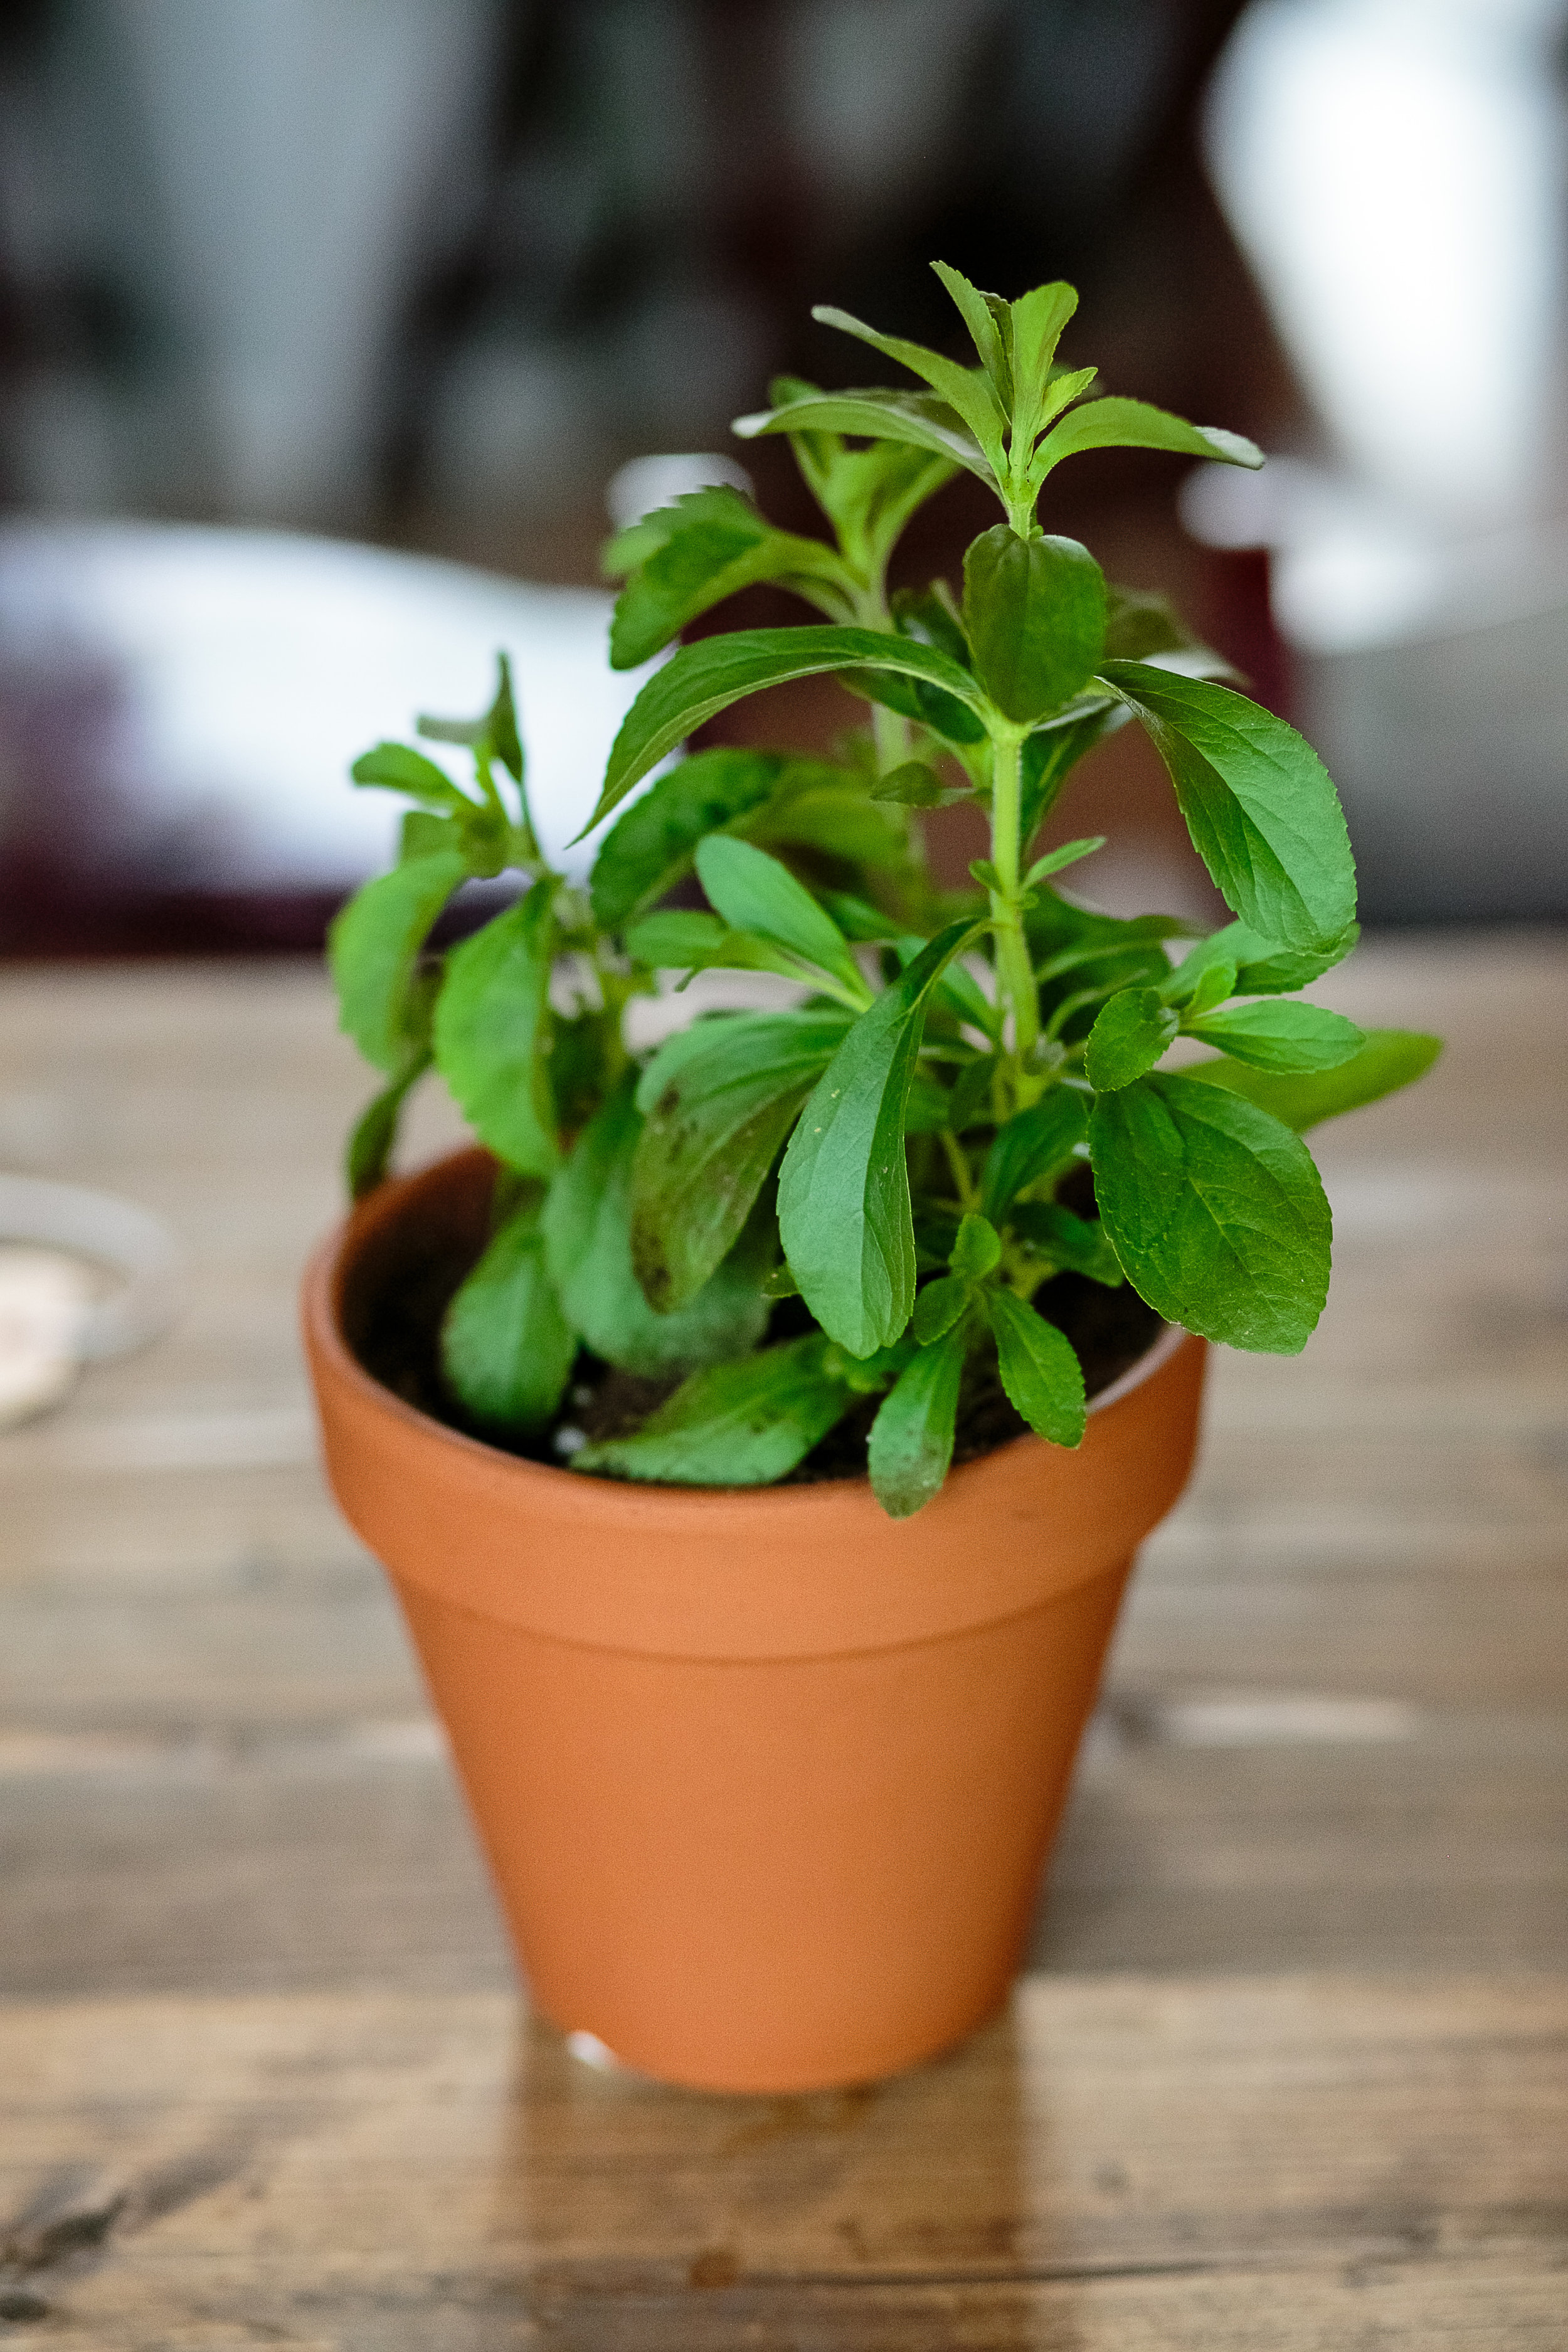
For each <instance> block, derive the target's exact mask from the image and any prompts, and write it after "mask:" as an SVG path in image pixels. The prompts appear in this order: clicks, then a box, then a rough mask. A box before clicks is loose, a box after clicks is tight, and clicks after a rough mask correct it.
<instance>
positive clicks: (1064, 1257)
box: [1008, 1201, 1127, 1290]
mask: <svg viewBox="0 0 1568 2352" xmlns="http://www.w3.org/2000/svg"><path fill="white" fill-rule="evenodd" d="M1008 1223H1009V1224H1011V1225H1012V1226H1013V1228H1014V1230H1015V1231H1016V1233H1018V1234H1021V1235H1022V1236H1023V1238H1024V1240H1025V1241H1026V1242H1027V1243H1028V1244H1029V1246H1030V1248H1031V1249H1034V1250H1037V1251H1038V1252H1039V1253H1040V1254H1041V1255H1042V1256H1046V1257H1049V1258H1051V1259H1052V1260H1053V1261H1054V1262H1055V1263H1056V1265H1059V1266H1063V1267H1065V1268H1066V1270H1067V1271H1068V1273H1069V1274H1081V1275H1086V1276H1088V1278H1089V1281H1090V1282H1100V1283H1103V1284H1104V1286H1105V1287H1106V1288H1107V1289H1108V1290H1120V1288H1121V1285H1122V1283H1123V1282H1124V1281H1125V1280H1126V1278H1127V1277H1126V1276H1125V1275H1124V1274H1123V1273H1122V1271H1121V1263H1120V1261H1119V1260H1118V1258H1117V1255H1116V1252H1115V1251H1114V1250H1113V1249H1112V1248H1111V1246H1110V1242H1109V1241H1108V1240H1107V1238H1106V1234H1105V1229H1104V1227H1103V1226H1102V1225H1101V1224H1100V1221H1099V1219H1098V1218H1094V1217H1075V1216H1074V1215H1073V1213H1072V1211H1071V1210H1070V1209H1064V1208H1063V1207H1061V1205H1060V1203H1059V1202H1056V1201H1015V1202H1014V1203H1013V1206H1012V1209H1011V1210H1010V1211H1009V1213H1008Z"/></svg>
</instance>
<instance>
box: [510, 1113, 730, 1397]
mask: <svg viewBox="0 0 1568 2352" xmlns="http://www.w3.org/2000/svg"><path fill="white" fill-rule="evenodd" d="M641 1132H642V1119H641V1118H640V1116H639V1114H638V1112H637V1107H636V1105H635V1103H634V1101H633V1099H632V1083H631V1081H629V1080H628V1081H626V1083H624V1084H623V1085H622V1086H621V1087H618V1088H617V1090H616V1093H615V1094H613V1095H612V1096H611V1097H610V1098H609V1100H608V1101H607V1102H606V1103H605V1105H604V1107H603V1108H602V1109H600V1110H599V1111H597V1112H596V1113H595V1116H594V1118H592V1119H590V1120H589V1122H588V1125H587V1126H586V1127H585V1128H584V1130H583V1132H582V1134H581V1135H580V1136H579V1137H578V1138H577V1141H576V1143H575V1145H574V1149H573V1151H572V1156H571V1158H570V1159H569V1160H567V1162H566V1164H565V1166H564V1167H563V1168H562V1169H560V1170H559V1171H557V1173H556V1176H555V1178H554V1181H553V1182H552V1185H551V1187H550V1192H549V1194H548V1196H547V1198H546V1200H545V1203H544V1213H543V1221H542V1222H543V1231H544V1245H545V1255H546V1262H547V1264H548V1265H549V1268H550V1276H551V1279H552V1282H553V1283H554V1285H555V1287H556V1289H557V1291H558V1292H559V1294H560V1297H561V1302H562V1305H563V1307H564V1309H565V1312H566V1315H567V1318H568V1319H569V1321H570V1322H571V1323H572V1324H573V1325H574V1327H575V1328H576V1329H577V1330H579V1331H580V1332H581V1333H582V1335H583V1337H584V1339H585V1340H586V1341H587V1343H588V1345H589V1347H590V1348H592V1349H593V1350H594V1352H595V1355H596V1356H603V1357H604V1359H605V1362H606V1363H611V1364H618V1365H619V1366H620V1367H621V1369H622V1370H624V1371H628V1372H638V1373H641V1374H643V1375H644V1376H645V1377H646V1378H649V1379H657V1378H658V1377H660V1376H661V1375H664V1374H667V1373H670V1372H684V1371H689V1370H692V1369H693V1368H694V1367H695V1366H698V1365H700V1364H705V1363H712V1362H716V1361H719V1360H722V1359H723V1358H725V1357H727V1356H735V1355H740V1354H742V1353H743V1352H744V1351H745V1350H746V1349H749V1348H753V1347H755V1345H756V1343H757V1341H758V1340H759V1339H761V1338H762V1335H763V1330H764V1328H766V1324H767V1319H768V1315H769V1311H770V1309H769V1305H768V1301H767V1300H766V1299H765V1298H764V1297H763V1294H762V1288H761V1285H762V1280H763V1276H764V1275H765V1274H766V1273H767V1272H768V1269H769V1265H771V1262H772V1244H771V1243H770V1241H769V1237H768V1235H767V1234H765V1233H763V1232H762V1231H761V1230H760V1229H759V1227H758V1225H757V1223H756V1222H755V1221H753V1224H752V1226H751V1227H749V1228H748V1229H747V1231H746V1233H745V1234H742V1239H741V1242H740V1243H739V1244H737V1246H736V1247H735V1248H734V1249H732V1250H731V1253H730V1255H728V1257H726V1258H725V1259H724V1260H723V1261H722V1262H721V1265H719V1267H718V1268H717V1270H716V1271H715V1273H714V1274H713V1275H712V1276H711V1278H710V1280H709V1281H708V1282H706V1283H705V1284H704V1285H703V1286H702V1288H701V1289H700V1290H699V1291H698V1292H697V1294H696V1296H695V1297H693V1298H691V1299H690V1300H689V1303H688V1304H687V1305H686V1306H685V1307H681V1308H680V1309H679V1311H678V1312H676V1313H673V1314H669V1315H658V1314H656V1313H655V1312H654V1310H653V1308H652V1307H650V1306H649V1305H648V1303H647V1299H646V1298H645V1297H644V1296H643V1293H642V1287H641V1286H640V1284H639V1283H638V1281H637V1275H636V1273H635V1271H634V1270H633V1266H632V1244H631V1213H632V1162H633V1158H634V1155H635V1153H636V1151H637V1141H638V1139H639V1137H640V1135H641Z"/></svg>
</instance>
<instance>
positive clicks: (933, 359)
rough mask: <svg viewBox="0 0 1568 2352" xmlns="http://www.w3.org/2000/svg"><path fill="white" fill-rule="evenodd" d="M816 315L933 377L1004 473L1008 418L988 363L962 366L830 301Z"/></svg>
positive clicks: (939, 394)
mask: <svg viewBox="0 0 1568 2352" xmlns="http://www.w3.org/2000/svg"><path fill="white" fill-rule="evenodd" d="M811 315H812V317H813V318H814V319H815V320H816V322H817V324H818V326H822V327H837V329H838V331H839V332H840V333H841V334H845V335H853V336H854V337H855V338H856V340H857V341H859V342H862V343H869V345H870V346H871V349H872V350H873V351H874V352H881V354H882V356H883V358H884V359H889V360H896V361H897V362H898V364H899V365H900V367H907V368H908V369H909V371H910V374H911V375H918V376H920V377H921V379H922V380H923V381H924V382H925V383H929V384H930V386H931V390H932V391H933V392H934V393H935V394H936V395H937V398H938V399H939V400H942V401H944V402H945V403H946V404H947V406H948V407H949V408H950V409H951V410H952V413H953V415H955V416H957V417H959V418H960V419H961V420H962V421H963V424H964V425H967V427H968V429H969V431H970V432H971V433H972V434H973V436H974V439H975V441H976V443H977V444H978V446H980V448H981V449H983V450H984V454H985V457H986V459H987V461H988V462H989V464H990V466H991V467H992V469H993V471H994V472H995V473H997V474H1000V473H1001V471H1002V469H1003V467H1004V466H1005V463H1006V459H1005V455H1004V452H1003V441H1002V436H1003V431H1004V428H1005V422H1006V420H1005V417H1004V415H1003V413H1002V404H1001V402H1000V401H999V400H998V399H997V397H996V390H995V387H994V384H993V383H991V381H990V379H989V378H988V376H987V375H986V373H985V371H984V368H969V367H963V366H962V365H961V364H960V363H959V362H958V361H956V360H950V359H944V358H943V357H942V353H941V352H933V351H928V350H927V348H926V346H925V345H924V344H923V343H911V342H907V341H905V340H904V338H903V337H902V336H901V335H884V334H881V333H879V331H878V330H877V329H876V328H875V327H868V326H867V325H866V324H865V322H864V320H859V319H856V318H852V317H851V316H850V314H849V312H848V311H847V310H836V309H835V308H834V307H833V305H832V303H830V302H818V303H816V305H814V307H813V310H812V313H811Z"/></svg>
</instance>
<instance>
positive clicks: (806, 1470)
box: [346, 1171, 1164, 1486]
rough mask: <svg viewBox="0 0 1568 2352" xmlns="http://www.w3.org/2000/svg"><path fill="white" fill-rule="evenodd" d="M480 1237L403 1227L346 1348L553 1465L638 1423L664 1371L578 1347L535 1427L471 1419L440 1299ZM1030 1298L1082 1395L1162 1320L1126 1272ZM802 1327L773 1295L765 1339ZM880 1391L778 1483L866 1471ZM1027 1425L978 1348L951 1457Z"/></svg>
mask: <svg viewBox="0 0 1568 2352" xmlns="http://www.w3.org/2000/svg"><path fill="white" fill-rule="evenodd" d="M1086 1173H1087V1171H1086ZM1085 1191H1086V1192H1088V1187H1087V1185H1086V1187H1085ZM1070 1205H1071V1206H1072V1207H1073V1208H1075V1209H1076V1210H1078V1212H1079V1214H1080V1215H1082V1214H1092V1213H1093V1206H1092V1194H1091V1193H1089V1196H1088V1197H1087V1198H1086V1199H1083V1200H1078V1199H1075V1200H1073V1201H1072V1202H1071V1204H1070ZM483 1244H484V1234H483V1232H482V1230H481V1231H474V1232H470V1233H463V1234H458V1233H455V1232H453V1231H452V1230H451V1229H450V1228H448V1229H447V1231H445V1232H440V1233H433V1234H428V1235H426V1236H424V1237H423V1239H422V1237H420V1236H419V1235H417V1234H405V1237H404V1245H403V1247H402V1248H401V1249H400V1250H399V1252H398V1257H399V1261H400V1262H399V1264H398V1266H397V1269H396V1275H395V1278H392V1279H389V1278H387V1276H386V1274H385V1273H384V1275H383V1278H382V1279H381V1280H380V1281H379V1282H377V1283H376V1284H375V1285H374V1287H373V1288H372V1289H371V1290H370V1292H369V1295H368V1296H362V1297H361V1299H360V1300H359V1301H358V1302H357V1311H356V1312H354V1313H353V1315H352V1316H351V1317H349V1318H346V1319H347V1320H348V1321H349V1323H350V1328H349V1332H348V1338H349V1341H350V1345H351V1346H352V1348H353V1352H354V1354H355V1356H356V1357H357V1358H358V1360H359V1361H360V1362H361V1363H362V1364H363V1367H364V1369H365V1370H366V1371H367V1372H369V1373H370V1375H371V1377H372V1379H373V1380H376V1381H380V1382H381V1384H382V1386H383V1387H384V1388H387V1389H390V1390H391V1391H392V1392H393V1394H394V1395H395V1396H398V1397H401V1398H403V1400H404V1401H405V1403H408V1404H411V1405H414V1406H415V1407H416V1409H417V1410H418V1411H419V1412H424V1413H428V1414H429V1416H430V1418H431V1419H432V1420H433V1421H439V1422H442V1423H445V1424H446V1426H447V1428H448V1429H456V1430H460V1431H461V1432H462V1433H464V1435H466V1436H469V1437H477V1438H479V1439H480V1440H481V1441H482V1442H483V1443H484V1444H487V1445H493V1446H496V1447H498V1448H499V1449H500V1451H501V1452H503V1453H508V1454H518V1455H521V1457H522V1458H523V1459H525V1460H527V1461H531V1462H546V1463H549V1464H551V1465H552V1466H554V1467H557V1468H559V1467H560V1466H561V1465H562V1464H563V1463H564V1462H566V1461H569V1460H570V1458H571V1456H572V1454H574V1453H575V1452H577V1451H578V1450H579V1448H580V1447H582V1446H583V1445H584V1444H589V1443H591V1442H595V1441H596V1440H598V1439H601V1438H606V1437H621V1436H625V1435H626V1434H627V1433H629V1432H630V1431H632V1430H634V1429H636V1428H637V1427H638V1426H639V1424H640V1423H642V1422H644V1421H646V1420H647V1416H648V1415H649V1413H651V1412H654V1411H655V1410H656V1409H657V1408H658V1406H659V1405H660V1404H662V1403H663V1402H664V1401H665V1399H666V1398H667V1397H668V1396H669V1395H670V1394H672V1392H673V1391H674V1390H675V1389H676V1388H677V1387H678V1386H679V1382H678V1381H673V1380H671V1381H647V1380H639V1379H637V1377H636V1376H635V1375H634V1374H632V1373H630V1372H623V1371H617V1370H616V1369H615V1368H614V1366H612V1365H609V1364H605V1363H603V1362H602V1361H601V1360H599V1358H598V1357H596V1356H595V1355H592V1354H591V1353H590V1352H589V1351H588V1350H587V1349H583V1351H582V1352H581V1353H580V1355H579V1356H578V1359H577V1362H576V1364H575V1366H574V1370H573V1376H572V1379H571V1380H570V1381H569V1382H568V1383H567V1387H566V1393H565V1396H564V1398H563V1402H562V1405H561V1410H560V1412H558V1413H557V1415H556V1417H555V1420H554V1421H553V1422H552V1424H551V1426H550V1427H549V1428H548V1429H547V1430H545V1431H544V1432H543V1433H542V1434H541V1435H539V1436H537V1437H532V1438H522V1437H517V1436H513V1435H510V1434H509V1433H507V1432H506V1431H505V1430H498V1429H497V1428H495V1427H494V1425H493V1424H491V1423H480V1422H478V1421H476V1420H474V1419H473V1417H472V1416H471V1415H470V1414H468V1412H465V1410H464V1408H463V1406H462V1405H461V1404H460V1403H459V1402H458V1400H457V1399H456V1398H455V1397H454V1396H453V1395H452V1393H451V1391H449V1390H448V1389H447V1385H446V1382H445V1381H444V1380H443V1378H442V1375H441V1362H440V1330H441V1321H442V1318H443V1317H444V1315H445V1314H446V1311H447V1303H448V1301H449V1300H450V1298H451V1297H452V1294H453V1292H454V1291H455V1290H456V1289H457V1287H458V1284H459V1283H460V1282H461V1281H462V1280H463V1278H464V1276H466V1275H467V1274H468V1272H469V1270H470V1268H471V1267H472V1266H473V1265H474V1264H475V1263H476V1261H477V1259H478V1257H479V1253H480V1250H481V1248H482V1247H483ZM1035 1305H1036V1306H1037V1307H1038V1309H1039V1311H1040V1313H1041V1314H1042V1315H1044V1316H1045V1317H1046V1318H1047V1320H1048V1321H1049V1322H1052V1323H1055V1324H1056V1325H1057V1326H1058V1328H1059V1329H1060V1330H1062V1331H1065V1332H1066V1334H1067V1336H1068V1339H1070V1340H1071V1341H1072V1343H1073V1346H1074V1348H1075V1349H1077V1351H1078V1355H1079V1360H1080V1362H1081V1363H1082V1365H1083V1371H1084V1383H1085V1386H1086V1387H1087V1389H1088V1391H1089V1395H1090V1396H1091V1397H1092V1396H1097V1395H1098V1394H1099V1393H1100V1390H1101V1389H1106V1388H1109V1387H1110V1383H1111V1382H1112V1381H1116V1380H1120V1378H1121V1375H1122V1373H1123V1372H1125V1371H1127V1370H1130V1369H1131V1366H1132V1365H1133V1364H1135V1363H1136V1362H1137V1361H1138V1360H1139V1358H1140V1357H1141V1356H1142V1355H1144V1354H1146V1353H1147V1351H1148V1349H1150V1348H1152V1346H1153V1344H1154V1341H1155V1340H1156V1339H1157V1338H1158V1337H1159V1335H1160V1332H1161V1331H1162V1330H1163V1328H1164V1327H1163V1324H1162V1322H1161V1320H1160V1318H1159V1317H1158V1316H1157V1315H1156V1314H1155V1313H1154V1311H1153V1309H1152V1307H1147V1306H1145V1305H1144V1303H1143V1301H1142V1299H1141V1298H1140V1297H1138V1295H1137V1293H1136V1291H1134V1290H1132V1289H1131V1288H1130V1287H1129V1286H1126V1285H1125V1284H1124V1285H1123V1286H1121V1288H1120V1289H1117V1290H1108V1289H1107V1288H1106V1287H1105V1286H1104V1285H1103V1284H1102V1283H1097V1282H1089V1281H1088V1280H1087V1279H1086V1278H1085V1277H1084V1276H1081V1275H1076V1274H1061V1275H1058V1276H1056V1277H1055V1279H1054V1280H1052V1281H1050V1282H1047V1283H1046V1284H1044V1285H1043V1286H1041V1288H1040V1289H1039V1290H1037V1292H1036V1294H1035ZM809 1328H811V1324H810V1318H809V1317H808V1316H807V1314H806V1311H805V1307H804V1306H803V1305H802V1303H801V1301H800V1300H799V1299H798V1298H787V1299H783V1300H781V1301H780V1303H779V1305H778V1307H775V1309H774V1311H773V1319H772V1321H771V1323H770V1325H769V1328H768V1332H767V1339H792V1338H794V1337H795V1336H796V1335H797V1334H798V1333H799V1332H802V1331H805V1330H808V1329H809ZM764 1344H765V1343H764ZM880 1403H881V1399H880V1397H877V1396H873V1397H868V1398H866V1399H865V1400H864V1401H863V1402H860V1403H859V1404H858V1405H857V1406H856V1407H855V1409H854V1411H853V1412H850V1413H848V1414H847V1415H846V1417H845V1419H844V1420H843V1421H841V1422H840V1423H838V1426H837V1428H836V1429H833V1430H830V1431H829V1433H828V1434H827V1435H826V1437H825V1438H824V1439H823V1440H822V1443H821V1444H819V1445H817V1446H816V1447H815V1448H814V1449H813V1451H812V1452H811V1453H810V1454H807V1455H806V1457H805V1461H804V1462H802V1463H801V1464H800V1465H799V1466H798V1467H797V1468H796V1469H795V1470H793V1471H792V1472H791V1473H790V1475H789V1477H788V1478H787V1479H786V1480H784V1482H783V1483H784V1484H785V1485H790V1486H795V1485H800V1484H803V1483H809V1482H811V1481H814V1480H816V1479H821V1478H860V1477H864V1476H865V1475H866V1439H867V1435H868V1432H869V1430H870V1426H871V1423H872V1422H873V1421H874V1420H875V1418H876V1414H877V1410H878V1407H879V1404H880ZM1025 1431H1026V1423H1025V1422H1024V1421H1023V1419H1022V1417H1021V1416H1020V1415H1019V1413H1018V1412H1016V1410H1015V1408H1014V1406H1013V1405H1012V1403H1011V1402H1009V1400H1008V1397H1007V1395H1006V1392H1005V1390H1004V1389H1003V1386H1002V1383H1001V1381H1000V1379H999V1378H998V1376H997V1371H996V1366H995V1363H994V1360H993V1361H991V1362H989V1363H988V1362H986V1361H985V1360H984V1358H979V1359H976V1360H975V1361H974V1362H973V1364H972V1365H971V1367H970V1370H969V1372H968V1374H967V1375H966V1377H965V1381H964V1385H963V1394H962V1396H961V1398H960V1401H959V1412H958V1434H957V1441H956V1444H955V1445H954V1448H953V1457H952V1458H953V1461H954V1463H955V1464H957V1463H961V1462H973V1461H974V1460H975V1459H977V1457H978V1456H979V1455H981V1454H989V1453H991V1452H992V1451H993V1450H994V1448H995V1447H996V1446H998V1445H1005V1444H1007V1442H1008V1441H1009V1440H1010V1439H1011V1438H1015V1437H1021V1436H1023V1435H1024V1434H1025Z"/></svg>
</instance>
